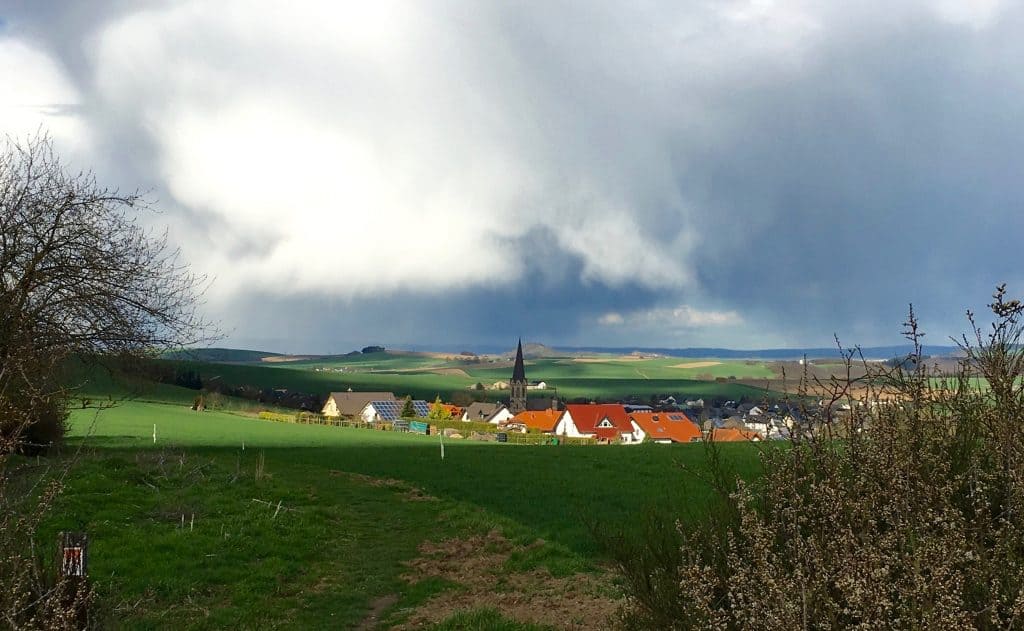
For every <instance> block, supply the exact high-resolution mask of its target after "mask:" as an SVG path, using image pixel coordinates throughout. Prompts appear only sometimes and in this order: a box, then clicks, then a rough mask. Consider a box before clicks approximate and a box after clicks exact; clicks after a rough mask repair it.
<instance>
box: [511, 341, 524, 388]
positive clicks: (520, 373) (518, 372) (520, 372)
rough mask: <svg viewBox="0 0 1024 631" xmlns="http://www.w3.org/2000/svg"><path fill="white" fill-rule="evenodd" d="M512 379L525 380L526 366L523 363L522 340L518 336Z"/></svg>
mask: <svg viewBox="0 0 1024 631" xmlns="http://www.w3.org/2000/svg"><path fill="white" fill-rule="evenodd" d="M512 381H526V367H525V366H524V365H523V340H522V338H520V340H519V347H518V348H517V349H516V364H515V366H514V367H513V368H512Z"/></svg>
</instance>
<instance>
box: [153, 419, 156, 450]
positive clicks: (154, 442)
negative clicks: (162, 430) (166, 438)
mask: <svg viewBox="0 0 1024 631" xmlns="http://www.w3.org/2000/svg"><path fill="white" fill-rule="evenodd" d="M153 444H154V445H155V444H156V423H153Z"/></svg>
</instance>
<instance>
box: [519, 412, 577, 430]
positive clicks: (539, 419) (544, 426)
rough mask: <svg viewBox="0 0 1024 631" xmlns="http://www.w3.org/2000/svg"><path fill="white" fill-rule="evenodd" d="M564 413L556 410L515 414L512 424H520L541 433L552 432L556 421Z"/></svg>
mask: <svg viewBox="0 0 1024 631" xmlns="http://www.w3.org/2000/svg"><path fill="white" fill-rule="evenodd" d="M563 414H565V412H560V411H558V410H534V411H526V412H520V413H519V414H516V416H515V418H514V419H513V421H512V422H514V423H522V424H523V425H525V426H527V427H531V428H533V429H539V430H540V431H542V432H553V431H555V426H556V425H558V421H560V420H561V419H562V415H563Z"/></svg>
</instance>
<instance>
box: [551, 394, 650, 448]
mask: <svg viewBox="0 0 1024 631" xmlns="http://www.w3.org/2000/svg"><path fill="white" fill-rule="evenodd" d="M562 431H563V435H564V436H568V437H571V438H582V437H586V438H597V439H599V440H607V441H616V442H621V443H625V444H639V443H641V442H643V439H644V436H645V434H644V432H643V430H642V429H641V428H640V427H639V426H638V425H636V424H634V423H633V422H632V421H631V420H630V418H629V414H627V413H626V408H624V407H622V406H621V405H619V404H617V403H606V404H588V405H567V406H565V415H564V416H563V417H562Z"/></svg>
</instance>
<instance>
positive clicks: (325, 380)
mask: <svg viewBox="0 0 1024 631" xmlns="http://www.w3.org/2000/svg"><path fill="white" fill-rule="evenodd" d="M701 364H704V365H701ZM177 365H179V366H180V367H181V368H182V369H189V370H196V371H197V372H199V373H200V374H201V375H202V379H203V382H204V383H207V384H212V383H215V382H217V381H220V382H222V383H225V384H229V385H232V386H239V385H244V384H248V385H251V386H256V387H260V388H287V389H290V390H294V391H298V392H306V393H311V394H318V395H320V396H325V395H326V394H327V393H329V392H334V391H340V390H346V389H348V388H352V389H353V390H385V391H392V392H395V393H397V394H400V395H411V396H413V397H415V398H421V399H426V400H433V399H434V398H435V397H436V396H441V397H442V398H444V399H446V400H448V399H450V398H451V397H452V395H453V393H456V392H465V391H467V390H468V389H470V388H472V387H473V386H474V384H476V383H478V382H479V383H482V384H485V385H490V384H492V383H494V382H497V381H507V380H508V378H509V376H510V375H511V365H510V364H508V362H493V363H491V362H480V363H473V362H467V361H462V360H452V361H449V360H444V359H438V358H433V357H430V356H426V355H421V354H397V353H374V354H370V355H354V356H351V357H339V358H331V359H330V360H303V361H294V362H258V363H246V364H211V363H203V362H181V363H179V364H177ZM681 365H682V366H686V365H694V366H695V367H682V368H681V367H679V366H681ZM526 371H527V376H528V378H529V379H531V380H533V381H545V382H547V383H548V384H549V387H550V388H553V389H551V390H547V391H537V392H535V393H533V396H538V397H542V396H551V395H553V394H556V393H557V394H558V396H559V397H561V398H562V399H563V400H573V399H590V400H602V401H614V400H620V399H623V398H626V397H641V398H642V399H648V398H650V397H651V396H655V395H660V396H665V395H669V394H671V395H674V396H676V397H677V398H679V397H687V398H700V397H704V398H718V399H723V400H725V399H735V400H739V399H747V400H761V399H764V398H765V397H766V396H769V395H770V393H767V392H766V390H765V389H764V388H763V387H755V386H752V385H747V384H741V383H736V382H734V381H732V380H731V379H730V378H735V379H745V380H748V381H750V380H755V381H756V380H759V379H765V380H767V379H770V378H773V377H776V378H777V377H778V375H777V373H776V370H775V369H774V368H773V367H772V366H771V365H770V364H768V363H765V362H754V361H721V360H681V359H679V358H674V357H673V358H664V357H662V358H652V359H641V360H626V359H622V358H616V357H607V358H605V357H595V358H586V359H585V360H583V361H581V359H580V358H545V359H536V360H528V361H527V362H526ZM481 394H482V395H483V396H486V397H487V398H489V399H491V400H498V399H504V398H507V396H508V393H507V392H505V391H502V390H488V391H485V392H483V393H481Z"/></svg>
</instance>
